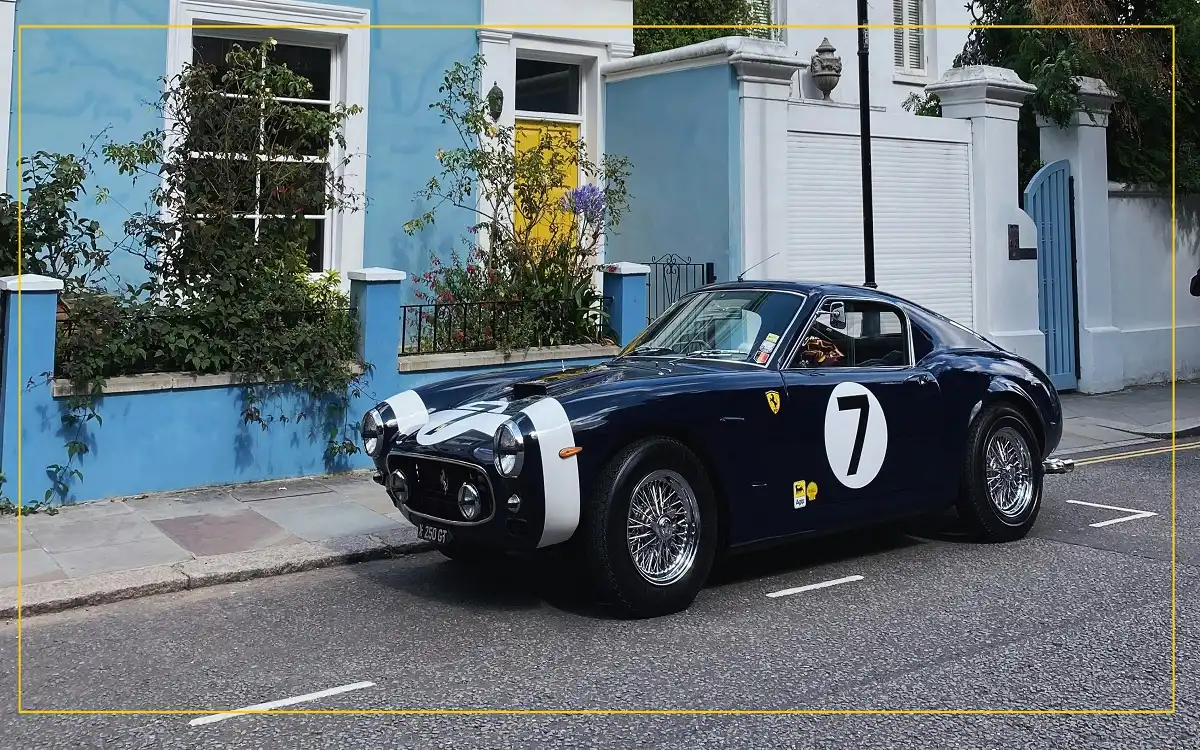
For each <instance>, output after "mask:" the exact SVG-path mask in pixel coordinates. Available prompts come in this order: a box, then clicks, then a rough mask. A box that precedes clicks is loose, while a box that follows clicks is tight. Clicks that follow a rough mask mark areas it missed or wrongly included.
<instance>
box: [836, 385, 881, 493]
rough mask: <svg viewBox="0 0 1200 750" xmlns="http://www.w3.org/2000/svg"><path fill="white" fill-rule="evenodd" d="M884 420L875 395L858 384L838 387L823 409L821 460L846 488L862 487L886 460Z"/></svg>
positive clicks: (871, 478)
mask: <svg viewBox="0 0 1200 750" xmlns="http://www.w3.org/2000/svg"><path fill="white" fill-rule="evenodd" d="M887 442H888V430H887V417H886V416H885V415H884V413H883V407H882V406H880V405H879V400H878V399H877V398H875V394H873V393H871V391H869V390H867V388H866V387H864V386H863V385H861V384H859V383H839V384H838V386H837V387H836V388H834V389H833V392H832V393H830V394H829V404H828V405H827V406H826V407H825V456H826V457H827V458H828V459H829V468H830V470H831V471H833V475H834V477H836V478H837V480H838V481H839V482H841V483H842V484H843V485H845V486H846V487H849V488H851V489H859V488H861V487H866V486H867V485H868V484H870V483H871V482H872V480H874V479H875V477H876V475H878V474H879V469H880V468H882V467H883V459H884V458H885V457H886V456H887Z"/></svg>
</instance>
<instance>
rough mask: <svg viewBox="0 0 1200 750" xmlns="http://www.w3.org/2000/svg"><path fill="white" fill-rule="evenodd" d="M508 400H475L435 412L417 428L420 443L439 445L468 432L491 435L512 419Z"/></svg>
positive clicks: (489, 436) (418, 442)
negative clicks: (508, 409) (508, 412)
mask: <svg viewBox="0 0 1200 750" xmlns="http://www.w3.org/2000/svg"><path fill="white" fill-rule="evenodd" d="M507 408H508V402H507V401H473V402H471V403H469V404H463V405H462V406H456V407H455V408H453V409H446V410H445V411H439V412H435V413H434V414H433V415H432V416H431V417H430V418H429V421H427V422H426V423H425V424H424V425H423V426H422V427H421V429H420V430H419V431H418V432H417V444H418V445H436V444H438V443H441V442H445V441H446V440H449V439H451V438H455V437H458V436H459V435H463V434H465V433H468V432H481V433H483V434H484V435H486V436H487V437H488V438H489V439H490V438H491V437H492V436H493V435H495V434H496V430H497V429H499V427H500V425H502V424H504V423H505V422H507V421H508V419H509V417H508V415H507V414H505V413H504V410H505V409H507Z"/></svg>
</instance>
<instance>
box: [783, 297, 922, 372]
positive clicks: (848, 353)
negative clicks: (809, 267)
mask: <svg viewBox="0 0 1200 750" xmlns="http://www.w3.org/2000/svg"><path fill="white" fill-rule="evenodd" d="M911 364H912V361H911V360H910V358H909V352H908V330H907V328H906V322H905V318H904V315H903V314H902V313H901V312H900V311H899V310H897V309H896V308H894V307H892V306H891V305H888V304H885V303H881V302H871V301H865V300H830V301H828V302H826V303H825V304H824V305H822V307H821V309H820V310H819V311H818V312H817V315H816V318H815V319H814V320H813V324H812V326H811V327H810V328H809V329H808V333H807V334H805V339H804V341H802V342H801V344H800V349H799V350H798V351H797V353H796V358H795V359H794V360H793V362H792V363H791V366H792V367H807V368H812V367H906V366H908V365H911Z"/></svg>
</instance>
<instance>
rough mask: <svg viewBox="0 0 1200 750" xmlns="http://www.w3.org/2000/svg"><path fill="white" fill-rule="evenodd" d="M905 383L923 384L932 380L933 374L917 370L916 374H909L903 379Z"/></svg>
mask: <svg viewBox="0 0 1200 750" xmlns="http://www.w3.org/2000/svg"><path fill="white" fill-rule="evenodd" d="M904 382H905V383H916V384H917V385H925V384H927V383H932V382H933V376H932V375H930V374H929V373H927V372H919V373H917V374H916V375H910V376H908V377H907V378H905V379H904Z"/></svg>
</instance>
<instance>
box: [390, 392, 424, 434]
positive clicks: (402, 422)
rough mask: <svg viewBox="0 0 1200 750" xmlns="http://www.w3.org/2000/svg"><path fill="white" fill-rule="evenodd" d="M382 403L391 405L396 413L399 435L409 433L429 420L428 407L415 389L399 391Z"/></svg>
mask: <svg viewBox="0 0 1200 750" xmlns="http://www.w3.org/2000/svg"><path fill="white" fill-rule="evenodd" d="M384 403H385V404H387V405H388V406H390V407H392V413H393V414H395V415H396V427H397V429H398V430H399V431H400V434H401V435H411V434H413V431H414V430H417V429H419V428H420V427H422V426H424V425H425V423H426V422H428V421H429V409H427V408H425V402H424V401H422V400H421V397H420V396H419V395H417V392H416V391H401V392H400V393H397V394H396V395H395V396H392V397H391V398H388V399H384Z"/></svg>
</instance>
